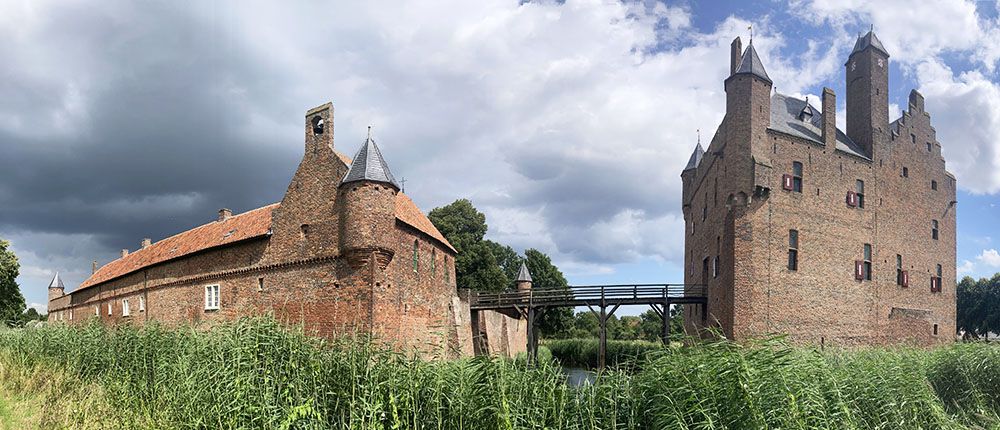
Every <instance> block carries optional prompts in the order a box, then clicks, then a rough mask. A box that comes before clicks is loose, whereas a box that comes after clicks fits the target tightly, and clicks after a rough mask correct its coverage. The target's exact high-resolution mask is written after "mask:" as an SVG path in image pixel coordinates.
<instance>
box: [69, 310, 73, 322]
mask: <svg viewBox="0 0 1000 430" xmlns="http://www.w3.org/2000/svg"><path fill="white" fill-rule="evenodd" d="M69 320H70V321H73V310H72V309H70V310H69Z"/></svg>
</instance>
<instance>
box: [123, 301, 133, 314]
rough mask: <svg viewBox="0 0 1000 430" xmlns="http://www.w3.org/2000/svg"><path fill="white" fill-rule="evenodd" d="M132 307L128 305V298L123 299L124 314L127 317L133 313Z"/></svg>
mask: <svg viewBox="0 0 1000 430" xmlns="http://www.w3.org/2000/svg"><path fill="white" fill-rule="evenodd" d="M131 314H132V313H131V312H130V309H129V307H128V299H122V316H123V317H127V316H129V315H131Z"/></svg>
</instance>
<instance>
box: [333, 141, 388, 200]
mask: <svg viewBox="0 0 1000 430" xmlns="http://www.w3.org/2000/svg"><path fill="white" fill-rule="evenodd" d="M359 181H374V182H382V183H385V184H389V185H392V186H393V187H395V188H396V189H397V190H398V189H399V184H397V183H396V178H394V177H393V176H392V172H390V171H389V165H388V164H386V162H385V159H384V158H382V152H381V151H379V149H378V145H375V139H372V133H371V127H368V138H367V139H365V143H364V145H361V149H359V150H358V153H357V154H356V155H355V156H354V161H352V162H351V168H350V169H348V170H347V174H346V175H344V180H343V181H341V185H343V184H347V183H350V182H359Z"/></svg>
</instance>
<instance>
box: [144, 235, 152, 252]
mask: <svg viewBox="0 0 1000 430" xmlns="http://www.w3.org/2000/svg"><path fill="white" fill-rule="evenodd" d="M152 244H153V241H152V240H150V238H148V237H147V238H145V239H143V240H142V244H141V246H142V249H146V248H149V245H152Z"/></svg>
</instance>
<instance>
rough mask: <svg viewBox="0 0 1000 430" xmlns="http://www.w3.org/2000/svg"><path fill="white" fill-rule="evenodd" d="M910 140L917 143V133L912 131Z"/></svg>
mask: <svg viewBox="0 0 1000 430" xmlns="http://www.w3.org/2000/svg"><path fill="white" fill-rule="evenodd" d="M910 142H911V143H914V144H916V143H917V135H915V134H913V133H910Z"/></svg>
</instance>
